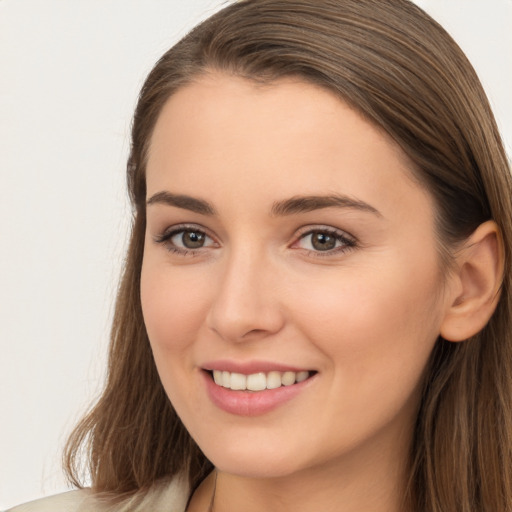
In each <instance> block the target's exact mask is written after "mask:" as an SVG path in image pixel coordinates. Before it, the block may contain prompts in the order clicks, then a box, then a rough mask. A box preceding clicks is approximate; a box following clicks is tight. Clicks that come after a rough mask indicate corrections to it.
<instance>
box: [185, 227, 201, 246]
mask: <svg viewBox="0 0 512 512" xmlns="http://www.w3.org/2000/svg"><path fill="white" fill-rule="evenodd" d="M182 240H183V245H184V246H185V247H187V248H188V249H198V248H199V247H203V245H204V234H203V233H197V232H196V231H186V232H185V233H183V237H182Z"/></svg>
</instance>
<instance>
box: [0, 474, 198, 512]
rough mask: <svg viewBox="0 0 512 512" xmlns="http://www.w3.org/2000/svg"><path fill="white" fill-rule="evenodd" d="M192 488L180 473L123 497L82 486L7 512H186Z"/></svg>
mask: <svg viewBox="0 0 512 512" xmlns="http://www.w3.org/2000/svg"><path fill="white" fill-rule="evenodd" d="M189 489H190V487H189V485H188V481H187V479H186V478H185V477H183V476H181V475H177V476H175V477H174V478H172V479H164V480H161V481H159V482H156V483H155V484H154V485H153V486H152V487H151V488H150V489H149V490H147V491H145V492H138V493H135V494H133V495H131V496H129V497H127V498H125V499H122V500H116V501H112V500H111V499H109V496H108V495H99V494H96V493H94V492H92V491H91V490H90V489H81V490H77V491H69V492H65V493H62V494H57V495H55V496H50V497H48V498H42V499H40V500H35V501H31V502H29V503H25V504H24V505H19V506H17V507H14V508H12V509H9V510H7V511H6V512H148V511H151V512H185V509H186V506H187V501H188V497H189V492H190V491H189Z"/></svg>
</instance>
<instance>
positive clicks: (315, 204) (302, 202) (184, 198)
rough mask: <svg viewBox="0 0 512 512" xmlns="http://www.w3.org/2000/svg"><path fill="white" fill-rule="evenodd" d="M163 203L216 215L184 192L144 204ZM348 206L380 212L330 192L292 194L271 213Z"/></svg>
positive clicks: (161, 194)
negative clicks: (312, 194) (322, 194)
mask: <svg viewBox="0 0 512 512" xmlns="http://www.w3.org/2000/svg"><path fill="white" fill-rule="evenodd" d="M152 204H164V205H167V206H175V207H177V208H183V209H184V210H190V211H192V212H195V213H199V214H201V215H216V214H217V211H216V210H215V208H214V207H213V206H212V205H211V204H210V203H209V202H208V201H205V200H204V199H198V198H196V197H192V196H188V195H185V194H172V193H171V192H167V191H162V192H157V193H156V194H154V195H152V196H151V197H150V198H149V199H148V200H147V201H146V205H148V206H149V205H152ZM333 207H334V208H348V209H355V210H359V211H363V212H368V213H372V214H374V215H377V216H378V217H382V214H381V213H380V212H379V211H378V210H377V209H376V208H374V207H373V206H371V205H369V204H368V203H365V202H364V201H360V200H359V199H354V198H352V197H349V196H346V195H343V194H330V195H326V196H294V197H291V198H290V199H285V200H283V201H277V202H275V203H274V204H273V205H272V208H271V210H270V212H271V215H273V216H277V217H284V216H287V215H293V214H295V213H307V212H312V211H315V210H321V209H323V208H333Z"/></svg>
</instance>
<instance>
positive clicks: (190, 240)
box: [155, 226, 216, 255]
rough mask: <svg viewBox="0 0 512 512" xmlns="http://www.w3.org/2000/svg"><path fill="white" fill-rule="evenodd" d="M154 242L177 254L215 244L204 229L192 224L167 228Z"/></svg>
mask: <svg viewBox="0 0 512 512" xmlns="http://www.w3.org/2000/svg"><path fill="white" fill-rule="evenodd" d="M155 242H156V243H159V244H163V245H165V246H166V248H167V249H168V250H169V251H171V252H175V253H178V254H182V255H185V254H188V253H190V252H194V251H198V250H200V249H203V248H206V247H211V246H215V245H216V243H215V241H214V240H213V239H212V238H211V237H210V236H208V235H207V234H206V233H205V232H204V231H202V230H201V229H199V228H196V227H194V226H176V227H174V228H171V229H168V230H167V231H166V232H165V233H163V234H162V235H161V236H158V237H156V238H155Z"/></svg>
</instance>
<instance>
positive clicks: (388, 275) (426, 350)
mask: <svg viewBox="0 0 512 512" xmlns="http://www.w3.org/2000/svg"><path fill="white" fill-rule="evenodd" d="M383 263H384V262H383ZM395 269H396V271H395ZM404 270H405V269H404V268H403V267H402V268H400V267H394V266H392V265H390V266H388V267H386V266H385V265H384V264H383V265H382V266H380V267H379V270H378V271H372V270H371V269H368V271H367V272H364V273H358V275H355V273H350V272H347V273H346V275H343V276H341V277H340V279H336V280H333V279H329V280H327V279H326V280H325V281H321V280H318V281H317V282H316V284H315V286H314V287H310V288H309V291H308V293H300V292H298V293H296V294H294V296H295V297H297V298H298V299H296V300H298V301H301V302H296V308H297V311H299V310H300V311H302V312H303V314H302V315H299V314H296V315H295V316H296V318H299V319H300V318H309V319H314V322H306V321H302V323H301V330H302V332H305V333H306V336H307V337H308V338H309V339H310V340H312V342H313V343H314V344H315V345H316V346H317V348H319V349H320V350H321V351H322V352H323V353H324V354H325V355H326V356H327V360H329V361H330V364H331V365H332V369H333V371H334V375H335V378H336V379H341V380H343V381H345V382H346V383H348V382H350V383H351V385H357V386H358V387H359V391H360V392H362V393H364V392H365V390H367V391H368V396H370V395H371V393H374V392H375V389H376V388H379V387H380V388H381V389H385V387H388V386H389V387H390V388H391V389H397V388H401V389H403V390H404V392H410V391H411V390H412V388H414V387H415V386H416V384H417V383H418V381H419V379H420V378H421V375H422V373H423V370H424V368H425V365H426V363H427V360H428V358H429V355H430V353H431V351H432V348H433V346H434V343H435V341H436V339H437V336H438V332H439V326H440V321H441V317H442V315H441V312H442V308H441V303H440V300H438V299H437V296H438V291H439V286H440V283H439V277H438V273H437V272H436V270H435V266H430V267H427V268H426V269H425V271H424V272H423V274H422V275H414V274H415V273H414V272H413V271H412V269H411V271H410V272H407V271H404ZM305 312H307V313H308V314H307V315H305ZM402 398H403V397H402Z"/></svg>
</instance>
